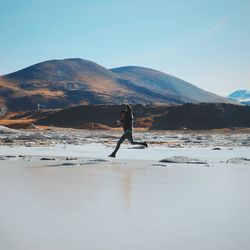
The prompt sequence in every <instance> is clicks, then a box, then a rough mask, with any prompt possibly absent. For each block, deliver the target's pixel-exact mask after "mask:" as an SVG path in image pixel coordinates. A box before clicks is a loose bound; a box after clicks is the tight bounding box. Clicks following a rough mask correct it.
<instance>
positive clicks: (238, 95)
mask: <svg viewBox="0 0 250 250" xmlns="http://www.w3.org/2000/svg"><path fill="white" fill-rule="evenodd" d="M228 98H230V99H233V100H236V101H238V102H240V103H243V104H247V105H250V90H249V89H242V90H236V91H235V92H233V93H232V94H230V95H229V96H228Z"/></svg>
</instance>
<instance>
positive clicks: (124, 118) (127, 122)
mask: <svg viewBox="0 0 250 250" xmlns="http://www.w3.org/2000/svg"><path fill="white" fill-rule="evenodd" d="M120 116H121V120H120V121H119V123H120V124H122V127H123V131H124V133H123V135H122V136H121V138H120V139H119V141H118V142H117V145H116V148H115V150H114V152H113V153H112V154H111V155H109V157H113V158H114V157H115V155H116V153H117V151H118V150H119V148H120V145H121V144H122V143H123V142H124V141H125V140H126V139H127V140H129V142H130V143H131V144H133V145H142V146H144V147H146V148H147V147H148V144H147V143H146V142H137V141H134V139H133V132H132V131H133V112H132V108H131V106H130V105H129V104H126V110H122V111H121V112H120Z"/></svg>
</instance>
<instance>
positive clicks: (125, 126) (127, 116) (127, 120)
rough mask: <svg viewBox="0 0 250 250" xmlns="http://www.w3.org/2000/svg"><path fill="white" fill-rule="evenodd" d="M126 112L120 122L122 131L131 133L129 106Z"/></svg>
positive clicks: (130, 109)
mask: <svg viewBox="0 0 250 250" xmlns="http://www.w3.org/2000/svg"><path fill="white" fill-rule="evenodd" d="M126 108H127V110H126V113H125V116H124V119H123V120H122V121H121V122H122V124H123V130H124V132H126V131H128V130H129V131H132V130H133V111H132V108H131V106H130V105H129V104H127V106H126Z"/></svg>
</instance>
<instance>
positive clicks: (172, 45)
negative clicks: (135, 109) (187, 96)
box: [0, 0, 250, 95]
mask: <svg viewBox="0 0 250 250" xmlns="http://www.w3.org/2000/svg"><path fill="white" fill-rule="evenodd" d="M0 32H1V33H0V34H1V36H0V75H3V74H7V73H10V72H13V71H16V70H19V69H21V68H24V67H27V66H30V65H32V64H35V63H38V62H41V61H45V60H50V59H63V58H72V57H78V58H79V57H80V58H83V59H88V60H91V61H95V62H97V63H99V64H101V65H103V66H104V67H106V68H112V67H119V66H125V65H137V66H144V67H150V68H154V69H157V70H160V71H163V72H166V73H169V74H172V75H174V76H177V77H179V78H182V79H184V80H186V81H189V82H191V83H193V84H195V85H197V86H199V87H201V88H203V89H205V90H209V91H212V92H215V93H217V94H220V95H227V94H229V93H230V92H232V91H234V90H236V89H241V88H243V89H244V88H249V89H250V1H249V0H171V1H170V0H126V1H125V0H123V1H120V0H99V1H98V0H0Z"/></svg>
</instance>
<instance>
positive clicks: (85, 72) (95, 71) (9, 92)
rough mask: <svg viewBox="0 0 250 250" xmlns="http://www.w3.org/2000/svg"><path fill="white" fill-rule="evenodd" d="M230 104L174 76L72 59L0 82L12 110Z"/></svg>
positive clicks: (1, 96)
mask: <svg viewBox="0 0 250 250" xmlns="http://www.w3.org/2000/svg"><path fill="white" fill-rule="evenodd" d="M125 100H126V101H128V102H130V103H132V104H149V103H154V104H183V103H187V102H192V103H198V102H215V103H227V102H230V101H229V100H228V99H226V98H222V97H220V96H217V95H215V94H212V93H210V92H206V91H204V90H202V89H200V88H197V87H196V86H194V85H192V84H190V83H188V82H185V81H183V80H181V79H179V78H176V77H174V76H171V75H168V74H165V73H162V72H159V71H156V70H153V69H147V68H142V67H134V66H130V67H121V68H115V69H111V70H109V69H106V68H105V67H102V66H101V65H98V64H96V63H94V62H91V61H87V60H83V59H79V58H73V59H64V60H50V61H45V62H41V63H38V64H35V65H32V66H30V67H27V68H25V69H22V70H19V71H16V72H14V73H11V74H7V75H4V76H1V77H0V105H1V106H4V105H6V106H7V107H8V109H9V110H11V111H20V110H35V109H37V107H38V104H39V107H40V108H46V109H51V108H67V107H71V106H75V105H82V104H120V103H123V102H124V101H125Z"/></svg>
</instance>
